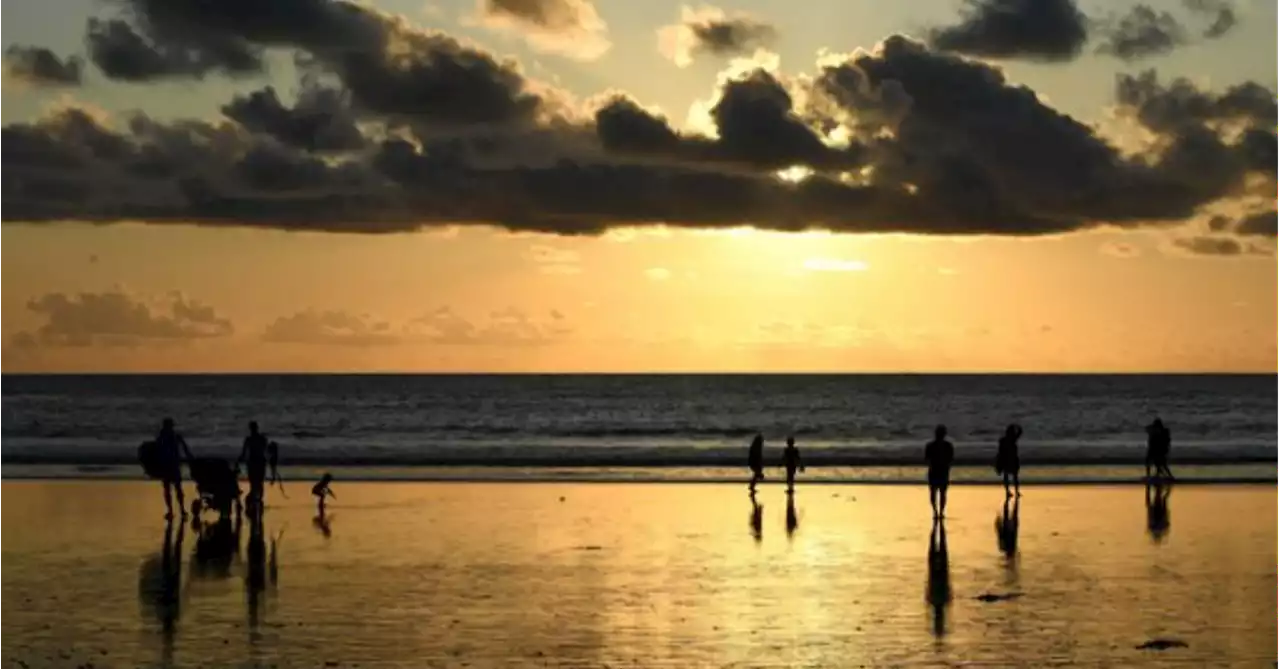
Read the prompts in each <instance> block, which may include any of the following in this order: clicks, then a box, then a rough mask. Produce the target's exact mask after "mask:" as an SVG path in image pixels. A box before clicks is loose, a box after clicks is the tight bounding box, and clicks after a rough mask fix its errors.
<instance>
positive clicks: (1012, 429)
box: [996, 423, 1022, 498]
mask: <svg viewBox="0 0 1280 669" xmlns="http://www.w3.org/2000/svg"><path fill="white" fill-rule="evenodd" d="M1021 437H1022V426H1021V425H1018V424H1017V423H1014V424H1013V425H1010V426H1009V427H1008V428H1006V429H1005V431H1004V436H1003V437H1000V444H999V446H998V447H997V448H996V471H997V472H998V473H1000V474H1001V475H1003V476H1004V496H1005V497H1006V498H1008V497H1013V495H1014V494H1015V493H1016V494H1017V495H1018V497H1022V485H1021V484H1020V483H1019V482H1018V469H1019V468H1020V467H1021V462H1020V461H1019V459H1018V439H1020V438H1021ZM1010 477H1012V478H1013V489H1014V492H1009V478H1010Z"/></svg>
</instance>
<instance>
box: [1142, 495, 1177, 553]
mask: <svg viewBox="0 0 1280 669" xmlns="http://www.w3.org/2000/svg"><path fill="white" fill-rule="evenodd" d="M1172 493H1173V487H1172V486H1170V485H1161V484H1159V483H1156V484H1151V483H1148V484H1147V533H1148V534H1150V535H1151V540H1152V541H1154V542H1155V543H1160V542H1162V541H1164V538H1165V536H1166V535H1168V534H1169V495H1170V494H1172Z"/></svg>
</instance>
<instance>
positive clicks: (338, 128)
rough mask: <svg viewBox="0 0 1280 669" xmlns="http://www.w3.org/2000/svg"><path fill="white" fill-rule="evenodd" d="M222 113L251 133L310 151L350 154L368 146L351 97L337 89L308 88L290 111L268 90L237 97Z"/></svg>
mask: <svg viewBox="0 0 1280 669" xmlns="http://www.w3.org/2000/svg"><path fill="white" fill-rule="evenodd" d="M222 113H223V114H224V115H226V117H227V118H230V119H232V120H234V121H236V122H237V123H239V124H240V125H242V126H244V127H245V128H246V129H248V130H251V131H255V132H261V133H264V134H267V135H270V136H272V137H274V138H276V139H277V140H279V141H281V142H283V143H285V144H289V145H292V146H296V147H299V148H302V149H306V150H308V151H348V150H354V149H359V148H361V147H362V146H364V145H365V138H364V135H362V134H361V132H360V128H359V127H358V125H357V120H356V116H355V113H354V112H353V111H352V109H351V107H350V104H349V101H348V99H347V96H345V95H344V94H343V93H342V91H339V90H335V89H330V88H323V87H319V86H307V87H305V88H303V90H302V92H301V93H300V94H299V95H298V99H297V101H296V102H295V103H294V105H293V107H292V108H290V107H286V106H284V104H282V103H281V102H280V98H279V97H278V96H277V95H276V91H275V89H274V88H272V87H270V86H268V87H266V88H264V89H262V90H259V91H254V92H253V93H250V94H249V95H238V96H236V97H235V98H234V99H233V100H232V101H231V102H230V103H228V104H226V105H224V106H223V107H222Z"/></svg>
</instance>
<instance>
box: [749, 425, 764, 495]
mask: <svg viewBox="0 0 1280 669" xmlns="http://www.w3.org/2000/svg"><path fill="white" fill-rule="evenodd" d="M747 466H748V467H750V468H751V483H750V485H748V486H747V489H748V490H750V491H751V494H753V495H754V494H756V483H759V482H760V481H763V480H764V435H763V434H760V433H759V432H757V433H756V436H755V438H754V439H752V440H751V448H749V449H747Z"/></svg>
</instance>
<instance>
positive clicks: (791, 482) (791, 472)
mask: <svg viewBox="0 0 1280 669" xmlns="http://www.w3.org/2000/svg"><path fill="white" fill-rule="evenodd" d="M782 466H783V467H786V469H787V490H788V491H790V490H795V489H796V470H797V469H799V470H800V471H804V465H803V464H802V463H801V462H800V449H798V448H796V438H795V437H787V447H786V448H784V449H782Z"/></svg>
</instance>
